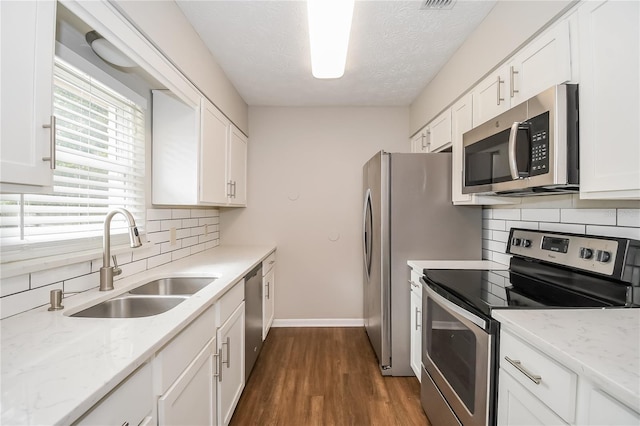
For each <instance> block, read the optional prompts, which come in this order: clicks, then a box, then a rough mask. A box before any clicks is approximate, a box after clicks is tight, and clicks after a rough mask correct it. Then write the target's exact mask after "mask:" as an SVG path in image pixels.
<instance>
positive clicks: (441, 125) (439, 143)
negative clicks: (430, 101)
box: [429, 108, 451, 152]
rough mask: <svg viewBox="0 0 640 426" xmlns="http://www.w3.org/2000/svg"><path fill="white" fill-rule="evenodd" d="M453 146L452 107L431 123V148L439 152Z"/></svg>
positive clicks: (432, 150)
mask: <svg viewBox="0 0 640 426" xmlns="http://www.w3.org/2000/svg"><path fill="white" fill-rule="evenodd" d="M450 146H451V109H450V108H449V109H447V110H446V111H445V112H443V113H442V114H440V115H439V116H437V117H436V118H435V119H434V120H433V121H432V122H431V123H429V150H430V151H431V152H439V151H442V150H443V149H447V148H449V147H450Z"/></svg>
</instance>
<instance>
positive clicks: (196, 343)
mask: <svg viewBox="0 0 640 426" xmlns="http://www.w3.org/2000/svg"><path fill="white" fill-rule="evenodd" d="M215 330H216V323H215V309H214V307H213V306H212V307H210V308H209V309H207V310H206V311H205V312H204V313H203V314H202V315H200V316H199V317H198V318H196V319H195V320H194V321H193V322H192V323H191V324H190V325H189V326H188V327H187V328H185V329H184V330H182V332H181V333H180V334H178V335H177V336H176V337H175V338H174V339H173V340H171V341H170V342H169V343H167V345H166V346H165V347H164V348H163V349H162V350H161V351H160V352H158V354H157V355H156V358H155V361H154V371H155V375H156V394H157V395H162V394H163V393H165V392H166V391H167V389H169V386H171V384H172V383H173V382H174V381H175V380H176V379H177V378H178V377H179V376H180V374H181V373H182V372H183V371H184V369H185V368H187V366H188V365H189V363H190V362H191V361H193V359H194V358H195V357H196V355H198V353H199V352H200V350H202V348H203V347H204V346H205V345H206V344H207V342H208V341H209V340H211V338H213V336H215Z"/></svg>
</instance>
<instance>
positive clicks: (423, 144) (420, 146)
mask: <svg viewBox="0 0 640 426" xmlns="http://www.w3.org/2000/svg"><path fill="white" fill-rule="evenodd" d="M411 152H422V153H425V152H430V149H429V127H428V126H425V127H423V128H422V129H420V131H419V132H418V133H416V134H415V135H414V136H413V137H412V138H411Z"/></svg>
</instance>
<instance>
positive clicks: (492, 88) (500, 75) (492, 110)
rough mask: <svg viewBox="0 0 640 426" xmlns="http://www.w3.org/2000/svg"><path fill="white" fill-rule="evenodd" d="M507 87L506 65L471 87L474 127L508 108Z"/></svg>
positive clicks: (507, 71) (507, 68)
mask: <svg viewBox="0 0 640 426" xmlns="http://www.w3.org/2000/svg"><path fill="white" fill-rule="evenodd" d="M509 89H510V87H509V67H507V66H504V67H501V68H499V69H498V70H497V71H495V72H494V73H493V74H491V75H490V76H489V77H487V78H485V79H484V80H483V81H482V82H480V83H479V84H478V85H477V86H476V87H475V88H474V89H473V92H472V96H473V126H474V127H475V126H478V125H480V124H482V123H484V122H485V121H487V120H489V119H491V118H493V117H495V116H496V115H498V114H501V113H503V112H504V111H506V110H507V109H509V105H510V104H509Z"/></svg>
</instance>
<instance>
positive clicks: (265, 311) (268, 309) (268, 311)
mask: <svg viewBox="0 0 640 426" xmlns="http://www.w3.org/2000/svg"><path fill="white" fill-rule="evenodd" d="M275 276H276V268H275V266H274V267H272V268H271V270H270V271H269V273H267V275H265V276H264V277H263V278H262V285H263V286H264V291H263V292H262V294H263V299H262V340H264V339H266V338H267V334H269V329H270V328H271V324H273V317H274V316H275V302H276V299H275V290H276V288H275V287H276V285H275V284H276V280H275Z"/></svg>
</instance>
